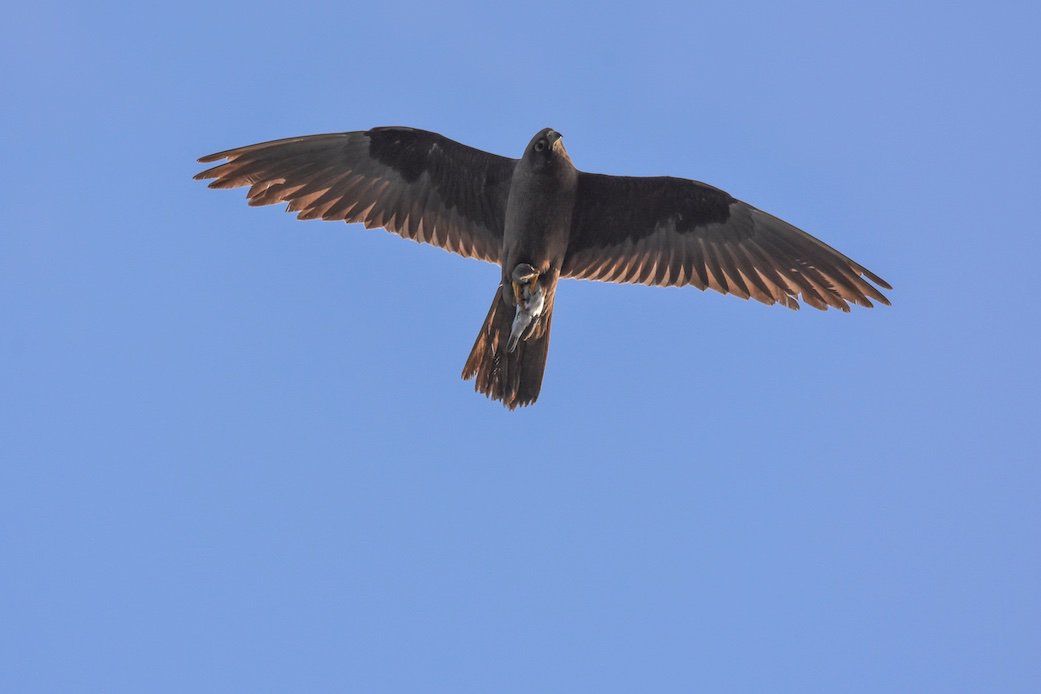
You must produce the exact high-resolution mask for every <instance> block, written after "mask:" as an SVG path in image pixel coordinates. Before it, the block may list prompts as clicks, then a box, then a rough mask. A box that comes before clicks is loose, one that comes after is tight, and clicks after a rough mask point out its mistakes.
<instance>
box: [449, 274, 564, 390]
mask: <svg viewBox="0 0 1041 694" xmlns="http://www.w3.org/2000/svg"><path fill="white" fill-rule="evenodd" d="M552 294H553V293H551V294H550V297H552ZM513 318H514V309H513V308H512V307H511V306H508V305H507V304H506V302H505V301H503V298H502V287H499V289H498V290H496V292H495V298H493V299H492V306H491V308H489V309H488V317H487V318H485V319H484V325H483V326H481V332H479V333H477V339H476V340H475V341H474V346H473V349H472V350H470V357H469V358H468V359H467V360H466V366H464V367H463V380H467V381H468V380H470V379H471V378H476V381H475V382H474V390H476V391H477V392H478V393H484V394H485V395H487V396H488V397H489V398H491V399H493V400H501V401H502V404H503V405H505V406H506V407H508V408H509V409H511V410H513V409H516V408H517V407H518V406H519V405H530V404H532V403H533V402H535V401H536V400H537V399H538V397H539V391H540V390H541V389H542V373H543V372H544V371H545V369H546V353H547V352H548V351H549V328H550V322H551V321H552V320H553V299H552V298H548V299H547V300H546V306H545V308H544V309H543V312H542V320H541V321H540V324H539V327H538V328H537V329H536V330H535V332H534V334H533V335H531V337H529V338H528V339H527V340H521V341H520V342H519V343H518V344H517V347H516V348H515V349H514V350H513V351H512V352H509V351H507V348H506V346H507V342H508V341H509V339H510V331H511V329H512V328H513Z"/></svg>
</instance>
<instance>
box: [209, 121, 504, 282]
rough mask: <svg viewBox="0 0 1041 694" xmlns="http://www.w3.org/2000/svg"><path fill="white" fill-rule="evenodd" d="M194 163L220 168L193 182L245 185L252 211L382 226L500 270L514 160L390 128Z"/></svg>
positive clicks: (276, 144)
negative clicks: (270, 209) (278, 206)
mask: <svg viewBox="0 0 1041 694" xmlns="http://www.w3.org/2000/svg"><path fill="white" fill-rule="evenodd" d="M222 160H223V161H222ZM199 161H200V162H203V163H211V162H222V163H220V164H217V165H216V166H213V167H211V168H208V169H206V170H205V171H202V172H201V173H199V174H197V175H196V176H195V178H196V179H211V180H210V184H209V185H210V187H211V188H237V187H240V186H249V191H248V192H247V197H248V200H249V204H250V205H270V204H273V203H277V202H284V203H286V210H287V211H289V212H296V213H297V217H298V218H299V219H305V220H306V219H324V220H330V221H334V220H335V221H347V222H360V223H362V224H364V225H365V226H366V227H369V228H373V227H384V228H386V229H387V230H388V231H392V232H394V233H396V234H399V235H401V236H403V237H405V238H409V239H414V240H417V241H427V242H430V243H433V244H435V245H437V246H440V247H442V248H445V249H447V250H450V251H453V252H456V253H459V254H460V255H464V256H467V257H474V258H479V259H481V260H487V261H490V262H500V255H501V249H502V239H503V227H504V225H505V217H506V201H507V198H508V196H509V188H510V181H511V178H512V176H513V168H514V165H515V164H516V160H514V159H509V158H506V157H500V156H497V155H494V154H489V153H488V152H483V151H481V150H478V149H474V148H472V147H467V146H466V145H462V144H460V143H458V142H455V141H453V140H449V139H448V138H446V137H442V136H441V135H438V134H436V133H431V132H427V131H424V130H416V129H413V128H396V127H395V128H374V129H372V130H368V131H365V132H360V131H359V132H346V133H332V134H328V135H309V136H304V137H292V138H286V139H283V140H274V141H271V142H262V143H259V144H255V145H249V146H246V147H238V148H236V149H229V150H225V151H223V152H217V153H215V154H210V155H207V156H205V157H202V158H201V159H200V160H199Z"/></svg>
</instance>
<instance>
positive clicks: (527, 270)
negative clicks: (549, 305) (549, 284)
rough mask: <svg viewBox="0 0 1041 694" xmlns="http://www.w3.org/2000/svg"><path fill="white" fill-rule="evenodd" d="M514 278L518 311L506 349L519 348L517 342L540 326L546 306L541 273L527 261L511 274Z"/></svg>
mask: <svg viewBox="0 0 1041 694" xmlns="http://www.w3.org/2000/svg"><path fill="white" fill-rule="evenodd" d="M510 276H511V279H512V280H513V282H512V285H513V298H514V301H515V302H516V305H517V313H516V314H515V315H514V317H513V327H512V328H511V330H510V340H509V342H508V343H507V345H506V351H507V352H512V351H513V350H514V349H516V348H517V342H518V341H520V340H521V339H522V338H527V337H528V336H529V335H530V334H531V333H532V332H533V331H534V330H535V328H537V327H538V324H539V318H541V317H542V310H543V309H544V308H545V306H546V292H545V291H544V290H543V289H542V287H541V285H539V273H538V271H537V270H535V268H533V267H532V266H531V265H528V264H527V263H520V264H518V265H517V266H516V267H515V268H513V272H512V273H511V274H510Z"/></svg>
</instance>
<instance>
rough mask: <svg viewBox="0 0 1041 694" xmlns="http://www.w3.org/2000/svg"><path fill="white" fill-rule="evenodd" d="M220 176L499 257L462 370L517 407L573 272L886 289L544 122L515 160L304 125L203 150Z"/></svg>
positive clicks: (624, 278) (781, 298) (814, 293)
mask: <svg viewBox="0 0 1041 694" xmlns="http://www.w3.org/2000/svg"><path fill="white" fill-rule="evenodd" d="M220 160H226V161H224V162H223V163H221V164H218V165H217V166H215V167H213V168H211V169H207V170H206V171H203V172H202V173H200V174H198V175H197V176H195V178H196V179H214V180H213V181H212V182H211V183H210V187H211V188H236V187H239V186H249V192H248V193H247V197H248V198H249V204H250V205H269V204H271V203H276V202H286V203H289V204H288V207H287V210H288V211H290V212H296V213H298V214H297V217H298V218H299V219H325V220H338V221H346V222H360V223H361V224H364V225H365V226H366V227H370V228H371V227H384V228H386V229H387V230H389V231H393V232H394V233H396V234H400V235H401V236H404V237H406V238H410V239H413V240H415V241H423V242H426V243H431V244H434V245H435V246H440V247H442V248H444V249H447V250H449V251H453V252H455V253H458V254H460V255H464V256H467V257H471V258H479V259H481V260H487V261H488V262H492V263H498V264H499V265H500V266H501V267H502V283H501V285H500V287H499V290H497V291H496V293H495V296H494V297H493V298H492V305H491V308H490V309H489V310H488V316H487V318H485V321H484V325H483V326H482V327H481V331H480V332H479V333H478V334H477V340H476V341H475V342H474V346H473V350H472V351H471V352H470V357H469V359H467V360H466V366H465V367H464V368H463V378H465V379H470V378H475V379H476V382H475V388H476V389H477V390H478V391H479V392H481V393H484V394H485V395H487V396H489V397H491V398H494V399H496V400H501V401H502V403H503V404H504V405H506V407H508V408H510V409H513V408H515V407H517V406H518V405H529V404H531V403H533V402H535V400H536V398H538V396H539V390H540V389H541V387H542V373H543V370H544V368H545V366H546V351H547V349H548V347H549V331H550V323H551V322H552V320H553V304H554V299H555V297H556V289H557V280H558V279H560V278H561V277H573V278H576V279H588V280H601V281H604V282H626V283H640V284H653V285H661V286H679V285H688V284H689V285H693V286H695V287H697V288H698V289H702V290H703V289H707V288H711V289H715V290H716V291H718V292H721V293H723V294H733V295H735V296H739V297H741V298H742V299H748V298H752V299H756V300H758V301H761V302H763V303H765V304H781V305H783V306H787V307H788V308H793V309H797V308H799V302H798V299H799V298H801V299H802V300H803V301H805V302H806V303H807V304H809V305H810V306H813V307H814V308H819V309H821V310H824V309H827V308H828V307H829V306H830V307H833V308H837V309H839V310H842V311H849V304H851V303H852V304H857V305H858V306H866V307H870V306H871V305H872V304H871V300H872V299H874V300H875V301H879V302H881V303H883V304H888V303H889V301H888V300H887V299H886V297H885V296H884V295H883V294H882V293H881V292H880V291H879V290H878V289H877V288H876V287H875V286H873V285H872V284H871V283H872V282H873V283H874V284H875V285H878V287H882V288H884V289H890V288H891V287H890V286H889V284H888V283H886V282H885V280H883V279H882V278H880V277H879V276H878V275H875V274H874V273H872V272H871V271H869V270H867V269H866V268H865V267H863V266H862V265H860V264H858V263H856V262H854V261H852V260H850V259H849V258H847V257H846V256H844V255H842V254H841V253H839V252H838V251H836V250H835V249H834V248H832V247H831V246H828V245H827V244H825V243H823V242H821V241H819V240H817V239H815V238H814V237H812V236H810V235H809V234H807V233H806V232H804V231H801V230H799V229H796V228H795V227H793V226H792V225H791V224H788V223H787V222H783V221H781V220H780V219H778V218H777V217H773V216H771V215H769V214H767V213H765V212H762V211H760V210H757V209H756V208H754V207H752V206H751V205H749V204H747V203H744V202H741V201H740V200H735V199H734V198H732V197H731V196H730V195H728V194H727V193H725V192H723V191H722V190H719V189H718V188H713V187H712V186H709V185H706V184H704V183H698V182H697V181H690V180H686V179H681V178H671V177H664V176H663V177H654V178H637V177H632V176H604V175H601V174H590V173H585V172H582V171H579V170H577V169H576V168H575V167H574V165H573V164H572V163H571V158H570V157H569V156H568V153H567V151H566V150H565V149H564V144H563V142H562V141H561V139H560V134H559V133H557V132H556V131H554V130H552V129H550V128H545V129H544V130H541V131H539V132H538V133H537V134H536V135H535V137H533V138H532V139H531V142H530V143H528V146H527V147H526V148H525V150H524V154H523V156H522V157H521V158H520V159H509V158H506V157H500V156H497V155H495V154H489V153H488V152H482V151H481V150H478V149H473V148H472V147H467V146H466V145H462V144H459V143H458V142H454V141H452V140H449V139H448V138H446V137H442V136H441V135H438V134H436V133H432V132H427V131H424V130H416V129H413V128H373V129H372V130H369V131H366V132H349V133H335V134H330V135H310V136H306V137H291V138H288V139H285V140H275V141H273V142H264V143H261V144H256V145H249V146H247V147H239V148H237V149H229V150H227V151H224V152H218V153H217V154H211V155H209V156H205V157H203V158H202V159H200V160H199V161H201V162H215V161H220Z"/></svg>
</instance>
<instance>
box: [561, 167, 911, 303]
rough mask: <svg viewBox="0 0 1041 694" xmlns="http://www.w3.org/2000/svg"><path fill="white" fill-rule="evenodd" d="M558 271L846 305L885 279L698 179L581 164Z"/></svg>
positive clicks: (866, 297)
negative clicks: (608, 172)
mask: <svg viewBox="0 0 1041 694" xmlns="http://www.w3.org/2000/svg"><path fill="white" fill-rule="evenodd" d="M561 276H562V277H573V278H577V279H592V280H601V281H605V282H625V283H640V284H654V285H662V286H670V285H671V286H678V285H686V284H692V285H694V286H695V287H698V288H699V289H706V288H709V287H711V288H712V289H715V290H716V291H718V292H721V293H723V294H734V295H736V296H739V297H741V298H743V299H748V298H753V299H757V300H759V301H761V302H763V303H765V304H774V303H780V304H783V305H784V306H787V307H789V308H793V309H797V308H799V303H798V301H797V297H800V296H801V298H802V300H803V301H805V302H806V303H807V304H809V305H810V306H813V307H815V308H819V309H822V310H824V309H827V308H828V306H833V307H835V308H838V309H841V310H843V311H848V310H849V304H847V302H852V303H854V304H858V305H860V306H867V307H870V306H871V305H872V304H871V300H870V299H875V300H876V301H879V302H881V303H883V304H889V300H888V299H886V297H885V296H884V295H883V294H882V293H881V292H880V291H879V290H878V289H876V288H875V287H874V286H872V285H871V284H869V283H868V282H867V281H866V280H865V279H864V278H865V277H866V278H867V279H869V280H871V282H874V283H875V284H877V285H878V286H880V287H883V288H885V289H891V288H892V287H890V286H889V284H888V283H887V282H886V281H885V280H883V279H882V278H880V277H879V276H878V275H875V274H874V273H872V272H871V271H869V270H868V269H866V268H865V267H863V266H862V265H859V264H858V263H856V262H854V261H852V260H850V259H849V258H847V257H846V256H844V255H842V254H841V253H839V252H838V251H836V250H835V249H834V248H832V247H831V246H829V245H827V244H825V243H824V242H822V241H819V240H818V239H815V238H814V237H812V236H810V235H809V234H807V233H806V232H804V231H802V230H800V229H797V228H795V227H794V226H792V225H791V224H788V223H787V222H784V221H782V220H780V219H778V218H777V217H774V216H772V215H769V214H767V213H765V212H763V211H761V210H757V209H756V208H754V207H752V206H751V205H749V204H747V203H744V202H741V201H740V200H735V199H734V198H732V197H731V196H730V195H729V194H727V193H725V192H723V191H722V190H719V189H718V188H713V187H712V186H709V185H706V184H704V183H698V182H697V181H690V180H686V179H680V178H671V177H656V178H640V177H631V176H604V175H602V174H589V173H584V172H580V173H579V179H578V193H577V197H576V202H575V211H574V215H573V217H572V225H571V239H570V242H569V245H568V251H567V255H566V256H565V258H564V265H563V268H562V270H561Z"/></svg>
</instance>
